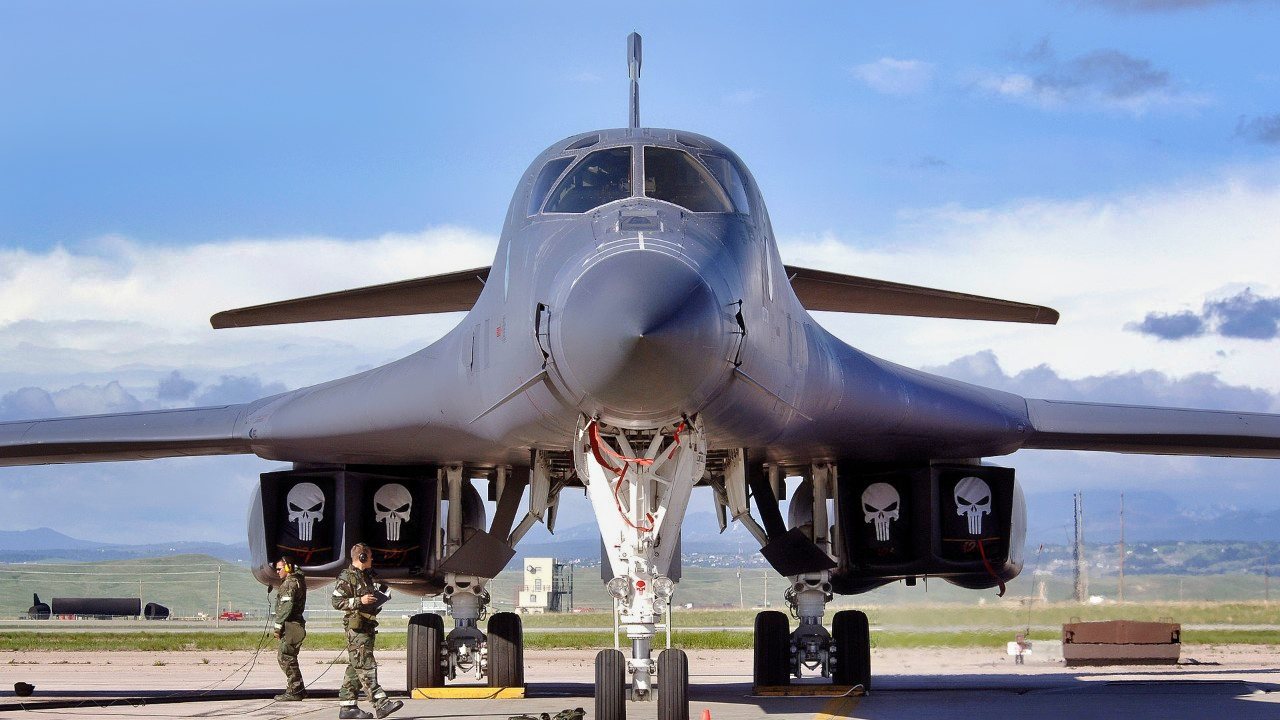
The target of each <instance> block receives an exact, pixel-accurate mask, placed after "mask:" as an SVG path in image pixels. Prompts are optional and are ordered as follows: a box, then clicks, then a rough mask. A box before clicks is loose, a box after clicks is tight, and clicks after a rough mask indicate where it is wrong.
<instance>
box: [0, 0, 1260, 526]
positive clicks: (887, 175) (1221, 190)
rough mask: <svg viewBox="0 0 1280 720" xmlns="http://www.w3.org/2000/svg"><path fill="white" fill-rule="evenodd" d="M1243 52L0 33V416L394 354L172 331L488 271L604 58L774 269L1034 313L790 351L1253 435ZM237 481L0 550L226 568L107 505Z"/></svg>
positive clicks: (427, 323)
mask: <svg viewBox="0 0 1280 720" xmlns="http://www.w3.org/2000/svg"><path fill="white" fill-rule="evenodd" d="M1276 27H1280V6H1277V5H1276V4H1274V3H1268V2H1248V1H1246V0H1240V1H1235V2H1214V1H1213V0H1096V1H1088V0H1075V1H1065V0H1064V1H1062V2H990V3H976V4H965V5H962V4H957V3H943V2H936V3H911V4H885V5H884V6H874V7H873V6H870V5H865V4H855V3H833V4H804V5H800V6H796V5H794V4H793V5H787V6H785V7H784V6H780V5H775V4H763V3H760V4H752V3H657V2H650V3H645V4H643V5H642V6H640V5H636V4H628V5H621V4H619V5H616V6H615V5H612V4H601V3H556V4H554V5H547V4H518V5H517V4H512V5H495V4H490V3H467V4H442V3H431V4H427V3H374V4H370V3H362V4H335V3H314V2H308V3H285V2H282V3H271V4H269V5H267V6H265V7H264V6H263V5H262V4H261V3H237V2H218V3H212V2H203V3H171V2H151V3H147V2H115V3H109V4H103V3H91V2H84V3H62V2H8V3H4V4H0V108H3V111H0V418H3V419H16V418H21V417H29V416H33V415H43V414H75V413H83V412H102V411H113V410H128V409H146V408H152V407H170V406H176V405H184V404H186V405H190V404H196V403H200V402H216V401H236V400H246V399H251V398H252V397H255V396H257V395H258V394H262V393H265V392H270V391H272V390H273V389H279V388H281V387H299V386H301V385H305V384H308V383H312V382H318V381H321V380H324V379H328V378H331V377H335V376H338V375H341V374H344V373H348V372H352V371H354V370H357V369H360V368H363V367H369V366H372V365H375V364H378V363H381V362H384V361H386V360H390V359H393V358H395V357H398V356H400V355H402V354H405V353H406V352H409V351H411V350H413V349H416V348H417V347H421V346H422V345H424V344H425V343H426V342H429V341H430V340H431V339H433V338H434V337H437V336H438V335H439V334H440V333H442V332H443V331H444V330H445V329H446V328H447V327H448V326H449V325H450V324H451V323H453V322H456V317H447V316H446V317H431V318H411V319H399V320H385V321H382V320H379V321H368V322H360V323H338V324H330V326H326V327H319V326H315V327H312V326H306V327H297V328H283V329H276V330H267V329H264V330H253V331H242V332H233V333H214V332H212V331H210V330H208V329H207V324H206V322H207V317H208V316H209V315H210V314H212V313H213V312H215V311H217V310H219V309H223V308H226V307H233V306H238V305H244V304H250V303H253V302H262V301H267V300H273V299H280V298H284V297H291V296H295V295H302V294H307V293H311V292H322V291H327V290H334V289H339V288H343V287H352V286H358V285H365V284H370V283H374V282H384V281H389V280H395V279H400V278H403V277H410V276H417V275H426V274H431V273H435V272H443V271H447V270H452V269H458V268H462V267H472V266H476V265H484V264H487V263H488V262H489V260H490V258H491V256H492V249H493V246H494V243H495V242H496V237H497V234H498V232H499V231H500V229H501V228H500V224H501V221H502V217H503V215H504V213H505V208H506V204H507V202H508V201H509V199H510V193H511V191H512V189H513V187H514V184H515V182H516V180H517V179H518V178H519V176H520V173H521V172H523V170H524V169H525V167H526V165H527V163H528V162H529V161H530V160H531V159H532V158H533V157H534V156H535V155H536V154H537V153H538V152H539V151H541V150H542V149H543V148H544V147H545V146H547V145H549V144H551V143H552V142H555V141H557V140H559V139H560V138H562V137H565V136H568V135H571V134H573V133H577V132H581V131H585V130H589V129H593V128H599V127H614V126H617V125H619V124H623V123H624V122H625V118H626V96H627V84H626V77H625V72H626V68H625V52H624V50H625V37H626V34H627V33H628V32H630V31H632V30H636V31H639V32H641V33H642V34H643V36H644V47H645V62H644V71H643V78H642V84H641V97H642V119H643V121H644V124H646V125H651V126H665V127H679V128H684V129H689V130H694V131H697V132H701V133H704V134H707V135H710V136H713V137H715V138H717V139H719V140H721V141H723V142H725V143H726V144H728V145H729V146H730V147H732V148H734V149H735V150H736V151H737V152H738V154H739V155H741V156H742V157H743V159H744V160H745V161H746V162H747V164H748V166H749V167H750V168H751V169H752V172H753V173H754V174H755V176H756V178H757V180H758V181H759V183H760V185H761V187H762V189H763V190H764V192H765V196H766V199H767V201H768V203H769V209H770V214H771V217H772V220H773V224H774V228H775V230H776V232H777V234H778V237H779V241H780V244H781V246H782V249H783V254H784V257H785V258H787V259H788V260H789V261H793V262H796V263H797V264H809V265H821V266H823V267H828V268H830V269H835V270H840V271H843V272H850V273H855V274H866V275H872V276H876V277H884V278H886V279H891V280H898V281H903V282H915V283H919V284H927V285H934V286H940V287H947V288H950V289H955V290H963V291H969V292H978V293H982V294H987V295H997V296H1005V297H1011V298H1014V299H1020V300H1028V301H1034V302H1041V303H1044V304H1049V305H1052V306H1054V307H1056V308H1058V309H1059V310H1061V311H1062V312H1063V322H1062V324H1061V325H1060V326H1059V327H1057V328H1048V329H1046V328H1024V327H999V326H996V325H995V324H989V323H957V322H952V321H924V320H905V321H895V320H886V319H882V318H857V317H855V318H849V317H838V316H827V317H824V318H822V321H823V322H824V323H826V324H827V325H828V326H829V327H832V328H833V329H834V330H836V331H837V332H838V333H839V334H840V335H841V336H842V337H844V338H845V339H846V340H848V341H849V342H851V343H853V344H855V345H857V346H859V347H861V348H864V349H866V350H869V351H871V352H873V353H875V354H878V355H881V356H884V357H888V358H890V359H893V360H897V361H899V362H904V363H906V364H909V365H913V366H917V367H929V368H937V369H942V371H944V372H947V373H949V374H952V375H955V376H958V377H964V378H966V379H971V380H974V381H978V382H985V383H989V384H995V385H1001V386H1006V387H1011V388H1015V389H1018V390H1019V391H1022V392H1025V393H1026V394H1028V395H1033V396H1044V397H1059V396H1070V397H1085V398H1089V399H1096V400H1108V399H1111V400H1118V401H1129V402H1149V403H1155V404H1183V405H1188V404H1190V405H1198V406H1209V407H1238V406H1239V403H1244V404H1245V405H1247V406H1248V407H1247V409H1256V410H1270V411H1280V400H1278V398H1280V379H1277V378H1275V377H1274V372H1273V368H1274V367H1275V366H1276V361H1277V359H1280V358H1278V356H1277V343H1278V342H1280V340H1277V335H1278V334H1280V333H1278V332H1277V330H1276V320H1277V318H1280V300H1277V299H1276V298H1277V296H1278V295H1280V278H1277V274H1276V268H1277V267H1280V257H1277V255H1276V253H1277V250H1276V248H1277V247H1280V237H1277V235H1278V233H1277V230H1276V227H1275V222H1276V219H1277V218H1280V57H1278V55H1280V50H1277V49H1276V45H1275V43H1274V29H1275V28H1276ZM173 373H178V375H177V376H176V378H175V376H174V375H173ZM166 383H167V384H166ZM1013 464H1015V465H1017V466H1019V467H1020V468H1029V469H1030V470H1031V471H1032V472H1030V473H1028V476H1037V477H1039V478H1040V479H1039V480H1036V481H1032V482H1031V484H1029V485H1028V488H1029V490H1030V491H1032V492H1034V491H1035V490H1037V489H1043V490H1045V491H1048V490H1050V489H1061V488H1062V487H1064V486H1070V485H1072V484H1083V485H1088V484H1089V483H1113V482H1115V480H1114V478H1116V477H1123V478H1126V480H1125V481H1126V482H1129V483H1132V484H1133V486H1134V487H1135V488H1137V487H1142V488H1146V489H1151V488H1158V489H1162V490H1165V491H1168V492H1170V493H1173V494H1174V495H1175V496H1176V497H1177V498H1178V499H1179V501H1180V502H1184V503H1185V504H1187V505H1194V504H1199V505H1206V504H1208V505H1212V504H1222V505H1237V506H1238V505H1240V504H1245V503H1249V502H1254V503H1256V502H1263V503H1264V504H1266V505H1267V506H1268V507H1280V494H1277V493H1275V492H1272V491H1269V490H1268V491H1266V492H1263V493H1261V495H1259V488H1260V487H1265V486H1264V485H1261V483H1263V482H1264V481H1265V478H1266V477H1267V475H1269V474H1273V472H1274V471H1273V470H1271V469H1270V467H1271V466H1270V465H1269V464H1266V463H1261V464H1250V463H1243V464H1241V463H1235V464H1230V463H1226V464H1224V463H1223V462H1222V461H1208V460H1204V461H1201V460H1170V459H1133V458H1115V457H1112V456H1098V457H1083V456H1076V455H1068V454H1058V455H1051V456H1048V455H1045V454H1039V455H1036V454H1031V455H1027V454H1021V455H1019V456H1016V457H1015V458H1014V460H1013ZM265 465H266V464H265V463H256V462H255V461H252V460H243V459H242V460H201V461H173V462H172V463H170V464H168V465H164V464H161V465H159V466H157V469H148V470H146V471H141V470H138V468H137V466H127V465H106V466H97V467H94V468H49V469H41V470H4V471H0V496H3V497H4V498H6V499H7V502H5V503H3V505H4V507H0V525H3V526H5V527H26V526H36V525H44V524H49V525H54V526H55V527H57V528H58V529H60V530H62V531H64V532H68V533H70V534H73V535H75V534H77V533H79V534H80V535H82V536H85V537H89V538H91V539H107V540H130V539H135V538H141V537H154V536H155V535H156V534H157V533H160V534H163V535H165V536H166V537H174V538H175V539H219V540H228V541H234V540H237V539H239V537H240V536H241V535H242V534H243V529H242V528H243V519H242V518H243V507H242V506H241V505H236V504H235V503H224V504H226V505H227V509H226V510H225V511H223V510H219V511H217V512H216V513H214V514H210V513H209V512H207V511H203V510H202V511H201V512H197V511H196V509H193V508H192V507H191V506H190V505H189V503H188V504H187V505H182V504H181V503H177V501H175V504H171V505H165V504H164V503H163V502H160V503H159V505H157V501H155V500H147V501H146V502H142V501H141V500H140V498H144V497H145V498H150V497H151V495H149V494H148V493H152V491H154V490H155V489H157V488H165V487H169V486H170V485H171V484H172V481H171V478H172V477H175V476H176V477H183V478H187V482H188V483H189V485H190V486H191V487H210V486H213V485H216V486H217V487H218V497H223V496H224V495H225V496H237V495H240V494H243V496H244V497H245V498H246V502H247V492H248V487H249V486H250V485H251V484H252V481H253V478H254V476H255V474H256V473H257V472H261V471H262V470H263V469H265V468H264V467H262V466H265ZM168 468H172V470H167V469H168ZM1223 478H1231V479H1232V480H1231V481H1230V482H1227V481H1224V480H1223ZM1206 482H1214V483H1215V487H1218V488H1220V489H1221V492H1219V493H1218V494H1217V495H1215V496H1213V497H1211V498H1204V497H1199V496H1197V490H1196V488H1199V487H1203V486H1204V485H1205V483H1206ZM167 483H168V484H167ZM1036 483H1039V484H1036ZM68 488H75V490H70V491H69V490H68ZM92 488H107V492H106V493H105V495H106V496H108V497H116V498H118V506H119V507H118V508H115V507H113V508H112V513H118V514H119V519H124V520H127V521H128V522H125V523H121V522H118V521H117V519H112V520H108V519H106V518H104V517H102V516H103V512H102V509H103V504H102V501H101V497H97V498H95V497H93V494H94V491H93V490H92ZM166 492H167V491H166ZM68 494H70V495H73V496H76V497H79V496H81V495H83V496H84V501H83V503H79V504H77V502H74V501H73V502H71V503H69V504H68V503H66V497H67V496H68ZM59 495H61V498H62V501H63V507H64V508H69V509H66V510H63V511H61V512H53V511H52V510H46V508H49V507H51V505H52V504H53V503H52V500H53V499H54V498H55V497H58V496H59ZM1259 497H1261V498H1262V500H1261V501H1259ZM31 508H35V509H34V510H32V509H31ZM146 528H149V529H146ZM183 534H186V535H187V537H181V535H183Z"/></svg>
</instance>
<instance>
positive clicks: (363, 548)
mask: <svg viewBox="0 0 1280 720" xmlns="http://www.w3.org/2000/svg"><path fill="white" fill-rule="evenodd" d="M351 554H352V555H354V556H355V559H356V560H357V561H359V562H362V563H367V562H369V557H370V555H369V546H368V545H365V544H364V543H357V544H355V545H353V546H351Z"/></svg>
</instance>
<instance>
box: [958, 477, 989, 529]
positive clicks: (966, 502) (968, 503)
mask: <svg viewBox="0 0 1280 720" xmlns="http://www.w3.org/2000/svg"><path fill="white" fill-rule="evenodd" d="M955 496H956V514H957V515H964V516H965V517H966V518H967V519H968V520H969V534H970V535H981V534H982V516H983V515H988V514H990V513H991V486H990V485H987V483H986V481H984V480H982V479H981V478H976V477H967V478H965V479H963V480H961V481H960V482H958V483H956V493H955Z"/></svg>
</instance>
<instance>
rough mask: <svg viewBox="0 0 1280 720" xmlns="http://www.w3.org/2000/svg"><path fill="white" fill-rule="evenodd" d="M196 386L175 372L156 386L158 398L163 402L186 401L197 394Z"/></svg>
mask: <svg viewBox="0 0 1280 720" xmlns="http://www.w3.org/2000/svg"><path fill="white" fill-rule="evenodd" d="M195 390H196V384H195V383H194V382H192V381H190V380H188V379H186V378H184V377H182V373H180V372H178V371H177V370H174V371H173V372H171V373H169V375H168V377H164V378H161V379H160V382H159V383H157V385H156V397H157V398H159V399H161V400H186V399H187V398H189V397H191V393H193V392H195Z"/></svg>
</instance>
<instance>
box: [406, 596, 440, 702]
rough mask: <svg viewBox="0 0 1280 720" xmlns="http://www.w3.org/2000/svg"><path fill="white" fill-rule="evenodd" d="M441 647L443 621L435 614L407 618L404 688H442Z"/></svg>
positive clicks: (422, 614) (421, 614)
mask: <svg viewBox="0 0 1280 720" xmlns="http://www.w3.org/2000/svg"><path fill="white" fill-rule="evenodd" d="M443 646H444V618H442V617H440V616H439V615H436V614H435V613H418V614H417V615H414V616H413V617H411V618H409V643H408V658H407V660H408V662H407V666H408V670H409V677H408V683H409V684H408V685H407V687H408V688H409V689H410V690H413V689H415V688H435V687H441V686H443V685H444V664H443V663H442V662H441V660H442V656H441V652H440V650H441V648H442V647H443Z"/></svg>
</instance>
